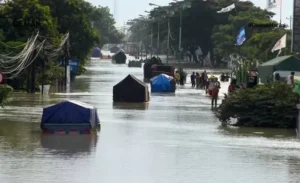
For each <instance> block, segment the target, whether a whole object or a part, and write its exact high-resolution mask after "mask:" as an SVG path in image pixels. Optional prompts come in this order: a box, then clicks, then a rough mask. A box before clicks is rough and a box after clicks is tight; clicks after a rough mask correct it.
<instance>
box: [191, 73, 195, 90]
mask: <svg viewBox="0 0 300 183" xmlns="http://www.w3.org/2000/svg"><path fill="white" fill-rule="evenodd" d="M191 83H192V87H193V88H194V87H195V72H193V74H191Z"/></svg>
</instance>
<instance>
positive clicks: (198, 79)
mask: <svg viewBox="0 0 300 183" xmlns="http://www.w3.org/2000/svg"><path fill="white" fill-rule="evenodd" d="M200 79H201V78H200V74H199V73H198V72H197V74H196V88H197V89H198V88H199V87H200Z"/></svg>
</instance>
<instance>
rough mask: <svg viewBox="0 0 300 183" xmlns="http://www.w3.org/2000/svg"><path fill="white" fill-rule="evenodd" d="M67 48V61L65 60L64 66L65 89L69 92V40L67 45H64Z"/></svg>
mask: <svg viewBox="0 0 300 183" xmlns="http://www.w3.org/2000/svg"><path fill="white" fill-rule="evenodd" d="M64 47H65V60H64V66H65V79H64V80H65V81H64V83H65V87H66V90H67V81H68V75H67V73H68V71H67V68H68V65H69V38H68V39H67V40H66V43H65V45H64Z"/></svg>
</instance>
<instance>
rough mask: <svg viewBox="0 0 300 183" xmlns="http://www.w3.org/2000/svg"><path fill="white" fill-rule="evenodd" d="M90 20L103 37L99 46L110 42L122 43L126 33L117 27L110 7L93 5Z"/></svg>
mask: <svg viewBox="0 0 300 183" xmlns="http://www.w3.org/2000/svg"><path fill="white" fill-rule="evenodd" d="M89 20H90V21H91V22H92V24H93V27H94V28H95V29H96V30H97V33H98V34H99V35H100V37H101V39H100V42H99V43H98V46H99V47H102V46H103V45H104V44H108V43H113V44H115V43H120V42H121V41H122V39H123V38H124V34H123V33H121V32H120V31H118V30H117V29H116V27H115V23H116V22H115V20H114V18H113V15H112V14H111V13H110V10H109V8H108V7H102V6H98V7H92V11H91V12H90V13H89Z"/></svg>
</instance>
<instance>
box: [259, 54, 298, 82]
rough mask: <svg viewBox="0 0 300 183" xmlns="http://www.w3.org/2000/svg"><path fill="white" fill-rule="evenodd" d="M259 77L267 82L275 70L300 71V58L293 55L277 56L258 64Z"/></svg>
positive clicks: (261, 80)
mask: <svg viewBox="0 0 300 183" xmlns="http://www.w3.org/2000/svg"><path fill="white" fill-rule="evenodd" d="M257 70H258V78H259V80H260V82H261V83H267V81H268V79H271V80H272V78H273V73H274V72H275V71H300V60H299V59H298V58H296V57H294V56H293V55H289V56H281V57H276V58H274V59H272V60H269V61H267V62H265V63H263V64H261V65H259V66H258V68H257Z"/></svg>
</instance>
